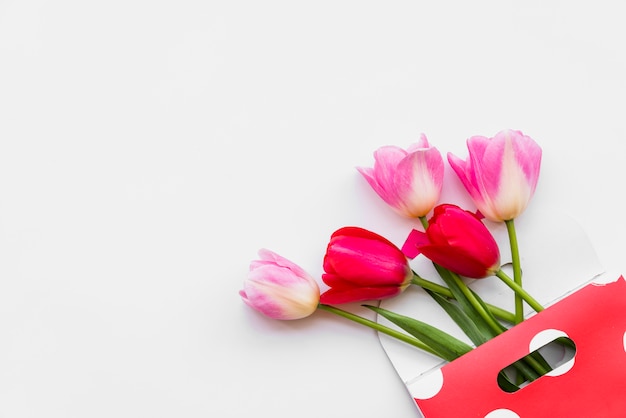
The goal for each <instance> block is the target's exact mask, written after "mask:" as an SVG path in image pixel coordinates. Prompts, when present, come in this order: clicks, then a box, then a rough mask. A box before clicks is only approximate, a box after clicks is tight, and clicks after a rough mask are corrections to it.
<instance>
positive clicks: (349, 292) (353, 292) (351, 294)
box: [320, 286, 402, 305]
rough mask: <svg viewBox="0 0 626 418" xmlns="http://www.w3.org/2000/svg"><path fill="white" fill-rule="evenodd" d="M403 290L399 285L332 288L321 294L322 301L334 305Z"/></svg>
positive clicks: (382, 297) (361, 300)
mask: <svg viewBox="0 0 626 418" xmlns="http://www.w3.org/2000/svg"><path fill="white" fill-rule="evenodd" d="M401 291H402V289H401V288H399V287H397V286H388V287H346V288H330V289H328V290H327V291H325V292H324V293H322V294H321V296H320V303H324V304H329V305H334V304H342V303H350V302H363V301H367V300H378V299H385V298H389V297H392V296H396V295H398V294H400V292H401Z"/></svg>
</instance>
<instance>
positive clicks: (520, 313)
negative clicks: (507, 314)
mask: <svg viewBox="0 0 626 418" xmlns="http://www.w3.org/2000/svg"><path fill="white" fill-rule="evenodd" d="M504 223H505V224H506V230H507V232H508V234H509V243H510V244H511V258H512V262H513V281H514V282H515V283H516V284H517V285H518V286H519V287H522V267H521V263H520V258H519V246H518V244H517V233H516V232H515V222H514V220H513V219H509V220H508V221H504ZM523 320H524V304H523V302H522V297H521V295H519V294H518V293H517V292H516V293H515V323H516V324H519V323H520V322H522V321H523Z"/></svg>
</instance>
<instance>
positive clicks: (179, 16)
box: [0, 0, 626, 418]
mask: <svg viewBox="0 0 626 418" xmlns="http://www.w3.org/2000/svg"><path fill="white" fill-rule="evenodd" d="M622 16H623V12H622V5H621V2H619V1H613V2H609V1H599V2H594V3H593V5H591V3H589V2H582V1H574V2H556V1H547V2H546V1H541V2H540V1H530V2H512V1H478V2H471V3H468V2H462V1H456V2H446V3H441V4H439V3H437V4H435V3H434V2H425V1H417V2H414V1H404V2H364V1H332V2H325V1H322V2H306V3H305V2H290V1H282V2H280V1H265V2H254V1H233V2H226V1H223V2H207V1H185V0H183V1H176V2H174V1H156V2H155V1H140V0H126V1H110V2H79V1H67V0H59V1H56V2H50V1H43V0H40V1H7V0H0V339H1V340H0V341H1V343H0V416H1V417H11V418H22V417H42V416H45V417H69V418H72V417H85V416H88V417H110V416H116V417H144V416H145V417H148V416H149V417H171V416H183V417H190V418H191V417H207V416H211V417H213V416H215V417H247V416H264V417H265V416H268V417H269V416H272V417H277V418H278V417H289V418H291V417H294V416H298V417H303V418H304V417H320V416H324V417H346V416H360V417H363V418H366V417H379V416H389V414H390V413H392V415H394V416H401V417H410V416H414V411H415V407H414V405H413V403H412V401H411V399H410V398H409V397H408V395H407V393H406V390H405V388H404V386H403V384H402V382H401V381H400V379H399V378H398V377H397V376H396V374H395V372H394V370H393V368H392V367H391V365H390V363H389V361H388V360H387V358H386V357H385V355H384V353H383V350H382V348H381V346H380V344H379V343H378V339H377V338H376V336H375V334H374V333H373V332H370V331H369V330H365V329H362V328H360V327H358V326H356V325H354V326H353V325H352V324H350V323H347V322H345V321H342V320H339V319H337V320H336V319H335V318H332V317H331V316H330V314H325V313H319V314H316V315H314V316H313V317H311V318H309V319H307V320H303V321H299V322H274V321H270V320H266V319H265V318H263V317H261V316H260V315H257V314H256V313H255V312H253V311H252V310H250V309H249V308H247V307H246V306H245V305H244V304H243V303H242V302H241V301H240V299H239V296H238V295H237V291H238V290H239V288H240V286H241V282H242V280H243V279H244V277H245V276H246V273H247V268H248V263H249V261H250V260H251V259H253V258H255V257H256V251H257V249H258V248H260V247H267V248H270V249H272V250H274V251H276V252H278V253H280V254H282V255H283V256H285V257H287V258H290V259H291V260H293V261H294V262H297V263H298V264H300V265H301V266H302V267H303V268H305V269H307V270H308V271H309V272H311V273H312V274H314V275H316V276H319V275H320V274H321V272H322V269H321V259H322V257H323V253H324V250H325V246H326V243H327V240H328V237H329V236H330V234H331V233H332V232H333V231H334V230H335V229H336V228H338V227H340V226H344V225H348V224H352V225H359V226H362V227H366V228H369V229H372V230H374V231H376V232H379V233H381V234H383V235H385V236H387V237H388V238H390V239H391V240H393V241H394V242H397V243H398V244H401V242H402V240H403V239H404V237H405V234H406V232H407V231H408V228H410V226H411V225H412V224H411V222H409V221H407V220H403V219H399V218H398V217H396V215H394V214H393V213H392V212H391V211H390V210H389V209H388V208H387V207H385V206H384V204H382V203H381V202H380V200H379V199H378V198H377V197H376V196H374V194H373V192H372V191H371V190H370V189H368V187H367V186H366V184H365V182H364V181H363V180H362V179H361V178H359V176H358V173H356V171H355V170H354V166H357V165H370V164H371V163H372V157H371V153H372V151H373V150H374V149H375V148H377V147H379V146H381V145H385V144H396V145H400V146H406V145H408V144H409V143H410V142H412V141H414V140H415V139H417V138H418V135H419V133H420V132H424V133H425V134H426V135H427V136H428V138H429V139H430V140H431V142H432V143H434V144H436V145H437V146H438V147H439V148H440V149H441V150H442V151H444V152H447V151H452V152H455V153H456V154H458V155H465V139H466V138H467V137H468V136H470V135H474V134H482V135H493V134H495V133H496V132H497V131H498V130H500V129H503V128H516V129H521V130H523V131H524V132H525V133H526V134H528V135H531V136H532V137H534V138H535V139H536V140H537V141H538V142H539V143H540V144H541V145H542V147H543V149H544V160H543V167H542V175H541V180H540V184H539V188H538V190H537V193H536V196H535V199H534V201H533V203H532V205H533V206H535V207H537V206H541V207H544V205H545V207H561V208H563V211H564V212H567V213H568V214H569V215H571V216H572V217H573V218H574V219H576V220H578V221H579V222H580V224H581V225H582V227H583V228H584V229H585V230H586V231H587V233H588V235H589V237H590V239H591V241H592V242H593V243H594V245H595V248H596V250H597V253H598V256H599V258H600V260H601V261H602V263H603V264H604V265H605V266H607V268H609V269H614V270H617V271H625V270H626V261H625V259H624V252H625V248H626V244H624V243H623V242H622V237H623V236H624V235H625V233H626V218H625V217H624V216H623V213H624V207H623V201H624V196H625V195H626V191H625V189H624V187H623V183H624V178H625V177H626V175H625V174H624V168H623V164H624V158H625V157H624V155H625V151H626V141H625V140H626V128H624V124H623V117H624V114H625V110H626V104H625V101H624V97H626V76H625V75H624V74H626V53H625V51H626V48H625V41H624V39H626V28H625V27H624V25H622V20H623V19H622ZM562 262H564V263H565V262H567V260H562Z"/></svg>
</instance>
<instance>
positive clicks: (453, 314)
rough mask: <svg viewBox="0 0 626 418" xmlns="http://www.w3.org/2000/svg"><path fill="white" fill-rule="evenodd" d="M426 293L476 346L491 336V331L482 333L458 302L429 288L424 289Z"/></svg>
mask: <svg viewBox="0 0 626 418" xmlns="http://www.w3.org/2000/svg"><path fill="white" fill-rule="evenodd" d="M424 290H426V289H424ZM426 293H428V294H429V295H430V296H431V297H432V298H433V299H434V300H435V302H437V303H438V304H439V306H441V307H442V308H443V309H444V310H445V311H446V313H447V314H448V316H450V318H452V320H453V321H454V322H455V323H456V324H457V325H458V326H459V328H461V329H462V330H463V332H464V333H465V335H467V336H468V338H469V339H470V340H471V341H472V342H473V343H474V344H475V345H476V346H479V345H481V344H483V343H485V342H487V341H488V340H489V339H490V338H491V333H490V334H488V335H485V334H484V333H482V332H481V330H480V329H479V328H478V326H477V325H476V323H474V322H473V321H472V320H471V319H470V318H469V316H467V314H466V313H465V312H464V311H463V310H462V309H461V308H460V307H459V305H458V304H456V303H454V302H452V301H449V300H448V299H446V298H445V297H443V296H441V295H438V294H437V293H435V292H431V291H430V290H426Z"/></svg>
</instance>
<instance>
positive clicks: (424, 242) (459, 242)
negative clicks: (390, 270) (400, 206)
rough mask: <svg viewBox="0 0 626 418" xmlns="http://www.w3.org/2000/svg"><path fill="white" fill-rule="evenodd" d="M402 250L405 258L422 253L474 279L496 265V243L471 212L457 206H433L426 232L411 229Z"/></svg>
mask: <svg viewBox="0 0 626 418" xmlns="http://www.w3.org/2000/svg"><path fill="white" fill-rule="evenodd" d="M402 251H403V252H404V254H405V255H406V256H407V257H409V258H415V257H416V256H417V255H419V254H423V255H424V256H426V257H427V258H429V259H430V260H431V261H432V262H434V263H435V264H438V265H440V266H442V267H445V268H447V269H448V270H451V271H453V272H455V273H457V274H460V275H461V276H465V277H471V278H475V279H479V278H483V277H487V276H491V275H493V274H494V273H495V272H496V271H498V270H499V268H500V251H499V249H498V244H497V243H496V241H495V240H494V238H493V236H492V235H491V233H490V232H489V230H488V229H487V227H486V226H485V225H484V224H483V223H482V222H481V220H480V219H479V218H478V217H477V216H476V215H475V214H473V213H471V212H469V211H466V210H463V209H461V208H460V207H458V206H455V205H449V204H443V205H439V206H437V207H435V209H434V214H433V216H432V218H431V219H430V221H429V225H428V228H427V229H426V232H421V231H417V230H413V231H411V233H410V234H409V237H408V238H407V240H406V242H405V243H404V246H403V247H402Z"/></svg>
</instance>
